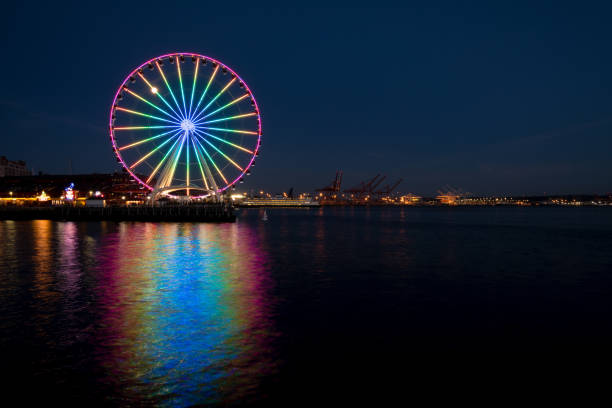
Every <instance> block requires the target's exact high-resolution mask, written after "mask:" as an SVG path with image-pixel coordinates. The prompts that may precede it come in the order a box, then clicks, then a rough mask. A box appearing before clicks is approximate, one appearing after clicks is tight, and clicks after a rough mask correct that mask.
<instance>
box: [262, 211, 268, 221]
mask: <svg viewBox="0 0 612 408" xmlns="http://www.w3.org/2000/svg"><path fill="white" fill-rule="evenodd" d="M261 220H262V221H268V213H267V212H266V210H264V214H263V217H262V218H261Z"/></svg>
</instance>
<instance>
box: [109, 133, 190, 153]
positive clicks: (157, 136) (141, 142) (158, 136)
mask: <svg viewBox="0 0 612 408" xmlns="http://www.w3.org/2000/svg"><path fill="white" fill-rule="evenodd" d="M179 131H180V130H178V129H177V130H169V131H167V132H164V133H160V134H159V135H155V136H152V137H149V138H146V139H142V140H139V141H137V142H134V143H131V144H129V145H127V146H123V147H120V148H118V150H125V149H129V148H130V147H134V146H138V145H141V144H143V143H147V142H150V141H151V140H155V139H159V138H160V137H164V136H166V135H169V134H170V133H175V132H179Z"/></svg>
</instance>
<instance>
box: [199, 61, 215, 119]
mask: <svg viewBox="0 0 612 408" xmlns="http://www.w3.org/2000/svg"><path fill="white" fill-rule="evenodd" d="M217 71H219V65H217V66H216V67H215V69H214V70H213V73H212V74H210V78H209V79H208V83H207V84H206V88H204V91H203V92H202V96H200V100H199V101H198V104H197V105H196V107H195V109H194V112H197V111H198V108H199V107H200V104H201V103H202V100H204V97H205V96H206V92H208V88H210V84H211V83H212V81H213V79H215V76H216V75H217ZM195 119H196V118H194V120H195Z"/></svg>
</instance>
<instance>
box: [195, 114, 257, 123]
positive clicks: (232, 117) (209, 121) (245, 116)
mask: <svg viewBox="0 0 612 408" xmlns="http://www.w3.org/2000/svg"><path fill="white" fill-rule="evenodd" d="M256 115H257V113H255V112H251V113H244V114H242V115H235V116H227V117H225V118H219V119H213V120H207V121H204V119H200V122H195V124H196V125H207V124H209V123H216V122H223V121H227V120H234V119H240V118H248V117H249V116H256Z"/></svg>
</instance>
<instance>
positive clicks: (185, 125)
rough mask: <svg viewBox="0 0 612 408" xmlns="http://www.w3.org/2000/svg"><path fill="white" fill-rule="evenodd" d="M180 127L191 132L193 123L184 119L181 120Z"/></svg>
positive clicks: (193, 128) (193, 126)
mask: <svg viewBox="0 0 612 408" xmlns="http://www.w3.org/2000/svg"><path fill="white" fill-rule="evenodd" d="M181 129H183V130H184V131H185V132H193V131H194V130H195V124H194V123H193V122H192V121H191V120H189V119H184V120H183V121H182V122H181Z"/></svg>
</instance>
